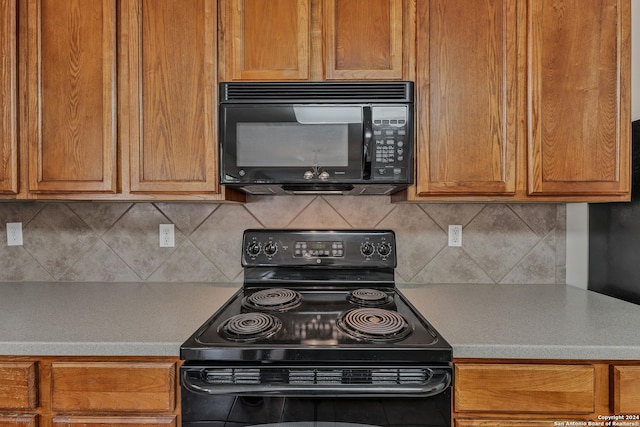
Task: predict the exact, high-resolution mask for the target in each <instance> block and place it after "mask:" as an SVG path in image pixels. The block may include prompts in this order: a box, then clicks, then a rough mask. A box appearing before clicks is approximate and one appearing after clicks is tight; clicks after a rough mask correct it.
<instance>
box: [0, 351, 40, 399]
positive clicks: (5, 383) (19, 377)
mask: <svg viewBox="0 0 640 427" xmlns="http://www.w3.org/2000/svg"><path fill="white" fill-rule="evenodd" d="M37 405H38V394H37V385H36V363H35V362H6V363H0V409H34V408H35V407H36V406H37Z"/></svg>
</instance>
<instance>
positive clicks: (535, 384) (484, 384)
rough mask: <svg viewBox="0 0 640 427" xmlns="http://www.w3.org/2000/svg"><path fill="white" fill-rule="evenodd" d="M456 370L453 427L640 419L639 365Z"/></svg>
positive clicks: (489, 363)
mask: <svg viewBox="0 0 640 427" xmlns="http://www.w3.org/2000/svg"><path fill="white" fill-rule="evenodd" d="M454 365H455V373H454V378H455V383H454V402H453V418H454V422H453V425H454V427H557V426H560V425H564V426H569V425H576V426H579V425H589V421H591V422H594V424H591V425H598V424H597V423H605V424H603V425H606V420H605V419H603V418H602V417H604V416H609V415H625V414H629V415H636V416H637V415H640V365H639V364H638V362H637V361H635V362H634V361H624V362H622V361H620V362H614V361H591V360H574V361H565V360H526V361H523V360H508V359H501V360H490V359H456V360H454ZM633 422H640V420H633Z"/></svg>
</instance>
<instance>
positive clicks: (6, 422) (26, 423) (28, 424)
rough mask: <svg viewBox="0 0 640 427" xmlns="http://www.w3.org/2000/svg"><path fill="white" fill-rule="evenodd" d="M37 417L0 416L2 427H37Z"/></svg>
mask: <svg viewBox="0 0 640 427" xmlns="http://www.w3.org/2000/svg"><path fill="white" fill-rule="evenodd" d="M37 425H38V416H37V415H0V426H2V427H37Z"/></svg>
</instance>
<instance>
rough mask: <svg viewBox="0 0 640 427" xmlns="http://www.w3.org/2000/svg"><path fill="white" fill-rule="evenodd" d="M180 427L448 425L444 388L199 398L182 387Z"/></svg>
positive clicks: (447, 396) (448, 407) (448, 395)
mask: <svg viewBox="0 0 640 427" xmlns="http://www.w3.org/2000/svg"><path fill="white" fill-rule="evenodd" d="M182 399H183V402H182V411H183V415H182V425H183V426H184V427H267V426H269V427H280V426H282V427H312V426H313V427H400V426H403V427H407V426H411V427H419V426H420V427H421V426H425V427H426V426H429V427H450V426H451V393H450V389H447V390H446V391H445V392H443V393H440V394H438V395H436V396H430V397H422V398H419V397H382V396H371V397H341V398H336V397H329V396H327V397H279V396H273V397H270V396H228V395H215V396H203V395H196V394H194V393H190V392H188V391H186V390H184V389H183V395H182Z"/></svg>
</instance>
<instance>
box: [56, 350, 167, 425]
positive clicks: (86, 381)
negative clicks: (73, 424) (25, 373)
mask: <svg viewBox="0 0 640 427" xmlns="http://www.w3.org/2000/svg"><path fill="white" fill-rule="evenodd" d="M175 388H176V366H175V363H169V362H166V363H164V362H163V363H161V362H158V363H152V362H149V363H145V362H78V363H73V362H54V363H52V364H51V408H52V410H54V411H64V412H83V411H103V412H121V413H122V412H145V411H146V412H148V411H173V410H174V409H175V405H176V397H175Z"/></svg>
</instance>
